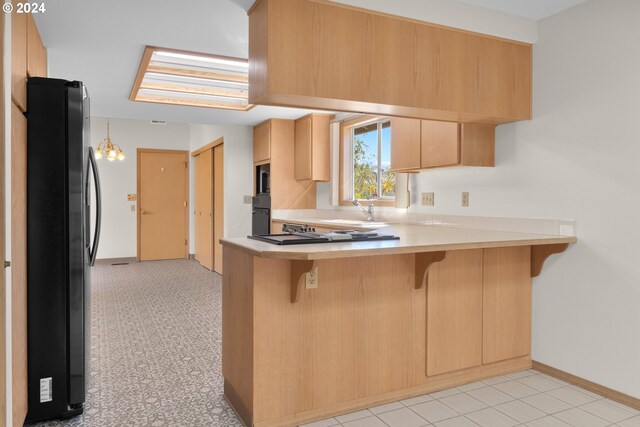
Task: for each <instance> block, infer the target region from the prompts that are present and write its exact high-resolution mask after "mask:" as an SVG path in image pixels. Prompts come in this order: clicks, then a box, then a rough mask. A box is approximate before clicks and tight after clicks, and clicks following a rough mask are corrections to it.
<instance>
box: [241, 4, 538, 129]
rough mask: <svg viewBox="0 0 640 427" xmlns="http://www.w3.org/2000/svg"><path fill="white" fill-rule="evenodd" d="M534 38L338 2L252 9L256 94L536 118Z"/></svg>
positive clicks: (439, 113) (474, 118) (489, 119)
mask: <svg viewBox="0 0 640 427" xmlns="http://www.w3.org/2000/svg"><path fill="white" fill-rule="evenodd" d="M531 51H532V49H531V45H530V44H528V43H522V42H518V41H514V40H507V39H502V38H499V37H493V36H488V35H483V34H478V33H472V32H469V31H463V30H460V29H456V28H447V27H444V26H442V25H435V24H430V23H427V22H421V21H417V20H414V19H408V18H402V17H398V16H391V15H387V14H384V13H380V12H375V11H371V10H366V9H359V8H355V7H352V6H347V5H344V4H336V3H335V2H327V1H317V0H258V1H256V3H255V4H254V6H253V7H252V8H251V9H250V10H249V64H250V65H249V102H251V103H252V104H262V105H280V106H291V107H302V108H312V109H323V110H329V111H350V112H358V113H365V114H372V115H386V116H397V117H414V118H420V119H430V120H440V121H456V122H465V123H466V122H469V123H492V124H501V123H507V122H513V121H517V120H528V119H530V118H531V69H532V67H531V63H532V56H531Z"/></svg>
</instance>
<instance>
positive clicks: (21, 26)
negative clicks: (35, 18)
mask: <svg viewBox="0 0 640 427" xmlns="http://www.w3.org/2000/svg"><path fill="white" fill-rule="evenodd" d="M14 6H15V1H14ZM27 15H28V14H26V13H12V14H11V99H13V102H14V104H16V106H18V108H20V110H22V111H26V110H27Z"/></svg>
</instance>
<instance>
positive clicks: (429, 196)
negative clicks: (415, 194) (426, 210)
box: [422, 193, 434, 206]
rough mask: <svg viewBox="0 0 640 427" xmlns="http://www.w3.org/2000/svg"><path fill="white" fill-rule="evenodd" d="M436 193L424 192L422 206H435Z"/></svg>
mask: <svg viewBox="0 0 640 427" xmlns="http://www.w3.org/2000/svg"><path fill="white" fill-rule="evenodd" d="M433 199H434V194H433V193H422V206H433V205H434V200H433Z"/></svg>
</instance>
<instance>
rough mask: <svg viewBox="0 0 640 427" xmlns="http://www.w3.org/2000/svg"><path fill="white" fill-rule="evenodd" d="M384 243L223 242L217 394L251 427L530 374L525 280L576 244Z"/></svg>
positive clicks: (540, 240)
mask: <svg viewBox="0 0 640 427" xmlns="http://www.w3.org/2000/svg"><path fill="white" fill-rule="evenodd" d="M381 232H382V233H385V234H394V235H397V236H399V237H400V240H397V241H394V240H392V241H380V242H347V243H343V242H341V243H328V244H314V245H296V246H284V247H283V246H276V245H270V244H268V243H264V242H259V241H255V240H250V239H247V238H234V239H225V240H222V244H223V246H224V271H225V276H224V278H223V362H222V363H223V375H224V379H225V385H224V392H225V397H226V399H227V400H228V401H229V403H230V404H231V405H232V406H233V407H234V409H235V410H236V412H237V413H238V415H239V416H240V417H241V418H242V419H243V421H244V422H245V423H246V424H247V425H249V426H289V425H298V424H301V423H305V422H309V421H312V420H316V419H322V418H326V417H329V416H333V415H336V414H339V413H344V412H350V411H354V410H357V409H360V408H366V407H371V406H374V405H378V404H383V403H386V402H391V401H394V400H399V399H404V398H408V397H412V396H416V395H420V394H424V393H428V392H431V391H435V390H439V389H444V388H448V387H454V386H456V385H460V384H464V383H469V382H472V381H476V380H479V379H482V378H486V377H491V376H495V375H500V374H504V373H508V372H513V371H517V370H522V369H527V368H529V367H531V355H530V350H531V278H532V277H535V276H537V275H538V274H540V272H541V269H542V264H543V263H544V261H545V260H546V259H547V257H548V256H549V255H551V254H554V253H559V252H563V251H564V250H565V249H566V248H567V246H568V245H569V244H570V243H574V242H575V241H576V238H575V237H568V236H550V235H540V234H526V233H513V232H500V231H489V230H475V229H463V228H457V227H442V226H423V225H404V224H403V225H394V226H390V227H386V228H383V229H381ZM310 272H311V273H312V274H313V275H314V277H313V278H312V280H309V278H308V277H307V275H308V274H309V273H310ZM309 285H311V286H309Z"/></svg>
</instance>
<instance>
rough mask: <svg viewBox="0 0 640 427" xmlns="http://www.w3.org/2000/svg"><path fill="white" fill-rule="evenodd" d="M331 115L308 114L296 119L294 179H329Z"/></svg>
mask: <svg viewBox="0 0 640 427" xmlns="http://www.w3.org/2000/svg"><path fill="white" fill-rule="evenodd" d="M332 117H333V116H331V115H326V114H309V115H307V116H304V117H301V118H299V119H298V120H296V124H295V147H294V151H295V177H296V180H298V181H303V180H311V181H329V125H330V122H331V118H332Z"/></svg>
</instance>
